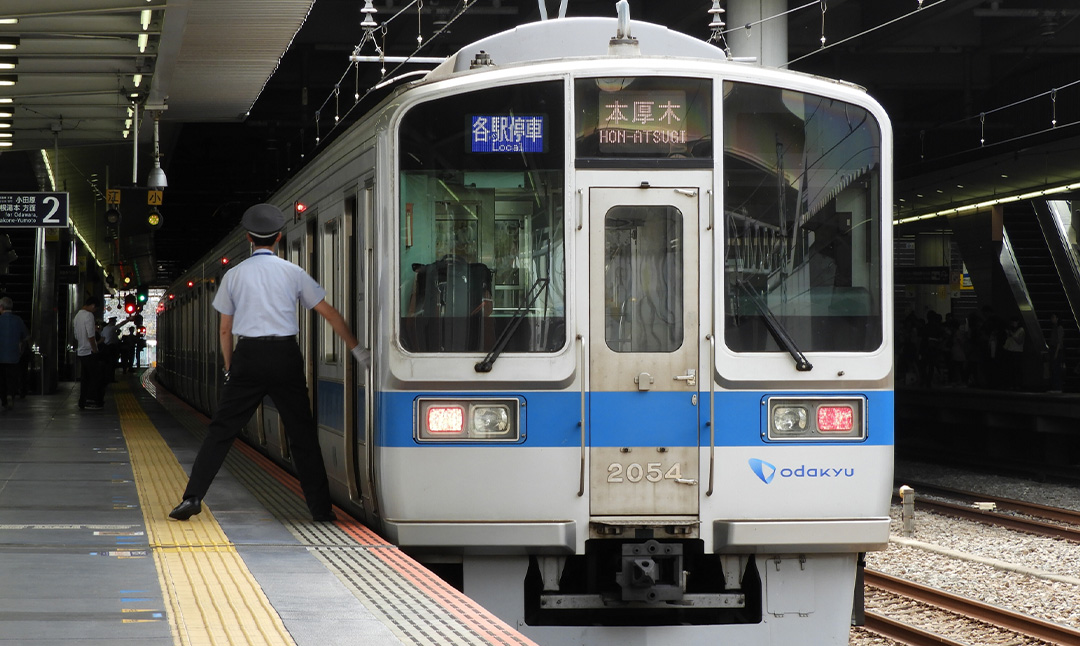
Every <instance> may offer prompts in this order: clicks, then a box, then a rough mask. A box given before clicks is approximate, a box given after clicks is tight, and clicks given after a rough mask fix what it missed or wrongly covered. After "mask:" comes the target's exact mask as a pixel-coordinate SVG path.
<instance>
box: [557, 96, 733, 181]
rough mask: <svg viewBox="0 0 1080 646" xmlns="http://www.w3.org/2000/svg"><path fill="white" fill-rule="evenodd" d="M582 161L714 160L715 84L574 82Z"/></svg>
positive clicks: (578, 154)
mask: <svg viewBox="0 0 1080 646" xmlns="http://www.w3.org/2000/svg"><path fill="white" fill-rule="evenodd" d="M574 112H575V115H576V116H575V120H576V124H575V125H576V130H577V133H576V140H577V141H576V152H577V158H578V159H579V160H582V161H584V162H585V163H591V162H595V161H599V162H601V163H605V160H606V161H609V162H611V163H616V164H619V163H623V162H626V161H633V160H644V159H649V160H656V159H667V160H672V161H674V160H697V162H699V163H700V162H704V161H706V160H711V159H712V82H711V81H710V80H709V79H698V78H679V77H670V76H633V77H612V78H607V77H603V78H579V79H577V80H575V81H574Z"/></svg>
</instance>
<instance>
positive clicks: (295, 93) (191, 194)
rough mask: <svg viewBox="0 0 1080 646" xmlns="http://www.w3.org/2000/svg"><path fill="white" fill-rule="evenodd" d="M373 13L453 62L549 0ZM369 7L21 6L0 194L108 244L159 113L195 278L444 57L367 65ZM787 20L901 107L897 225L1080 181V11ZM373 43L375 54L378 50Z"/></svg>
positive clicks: (6, 25) (844, 71)
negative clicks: (201, 265) (242, 226)
mask: <svg viewBox="0 0 1080 646" xmlns="http://www.w3.org/2000/svg"><path fill="white" fill-rule="evenodd" d="M741 1H742V0H722V1H721V3H720V4H721V6H729V5H734V4H735V3H736V2H741ZM560 4H562V5H565V7H566V14H567V15H569V16H614V15H615V2H614V0H604V1H602V2H601V1H596V0H562V1H561V2H555V0H548V2H547V6H546V7H544V10H545V11H546V12H547V13H548V17H549V18H551V19H554V18H556V17H557V15H558V13H559V10H560V7H559V5H560ZM370 6H371V7H372V8H374V9H376V10H377V13H375V14H373V15H372V19H373V20H374V21H375V22H376V23H377V24H378V25H379V28H377V29H376V30H375V31H374V32H373V33H374V35H375V36H376V42H377V43H378V44H379V46H380V48H381V49H382V51H383V52H385V54H386V55H387V56H409V55H416V56H423V57H440V56H446V55H448V54H451V53H453V52H454V51H456V50H457V49H458V48H460V47H461V46H462V45H464V44H467V43H469V42H472V41H474V40H478V39H479V38H482V37H484V36H487V35H490V34H492V33H494V32H496V31H501V30H504V29H509V28H512V27H514V26H516V25H519V24H522V23H526V22H532V21H535V20H539V19H541V3H540V2H536V1H533V0H518V1H513V0H469V1H468V2H465V1H464V0H423V2H411V1H409V0H373V1H372V2H371V5H370ZM711 6H712V2H711V0H667V1H666V2H663V3H660V2H645V1H644V0H631V2H630V13H631V17H632V18H633V19H635V20H644V21H648V22H654V23H659V24H663V25H666V26H668V27H669V28H671V29H675V30H678V31H682V32H684V33H687V34H690V35H692V36H696V37H698V38H701V39H703V40H704V39H707V38H708V37H709V36H710V29H709V27H708V25H709V22H710V18H711V17H710V16H709V15H708V13H707V12H708V10H709V8H710V7H711ZM364 7H365V2H364V0H4V2H3V3H0V46H3V45H4V43H14V42H17V46H16V48H15V49H13V50H0V66H3V65H4V63H5V62H7V63H10V64H12V65H13V68H12V69H0V82H3V81H4V80H10V81H14V85H0V99H4V98H11V99H12V103H7V104H5V103H0V125H2V123H3V122H8V123H10V124H11V126H12V127H11V128H7V129H5V128H0V132H3V131H5V130H6V131H8V132H10V133H11V134H12V137H10V138H6V141H9V142H11V143H12V145H11V146H10V147H5V148H0V190H2V191H20V190H22V191H36V190H45V187H46V181H47V175H48V173H49V172H52V173H53V174H54V175H55V177H56V180H57V183H58V184H59V187H60V189H61V190H67V191H68V192H70V193H71V197H72V204H73V211H77V215H76V217H75V220H76V225H77V226H79V228H80V231H81V233H83V235H84V238H85V239H86V240H87V242H88V243H89V244H90V245H91V246H95V247H96V246H98V245H102V244H104V243H103V242H102V241H103V239H104V223H103V217H102V214H103V212H104V209H105V204H104V190H105V189H106V188H109V187H127V186H136V185H137V186H145V184H146V181H147V175H148V174H149V171H150V169H151V166H152V158H153V130H154V129H153V125H152V124H153V117H154V116H155V115H156V116H157V117H158V118H159V126H160V128H159V130H160V151H161V157H160V164H161V167H162V168H163V170H164V171H165V174H166V176H167V178H168V187H167V188H166V189H165V193H164V201H163V204H162V211H163V213H164V214H165V225H164V226H163V227H162V228H161V229H160V230H158V231H157V233H156V235H155V241H154V247H155V255H156V259H157V262H158V264H159V265H160V266H161V269H162V272H161V274H162V276H168V275H169V274H170V273H174V272H176V271H179V270H182V269H183V268H185V267H186V266H188V265H189V264H190V263H191V262H193V261H194V260H195V259H196V258H197V257H198V256H199V255H201V254H202V253H203V252H205V251H206V250H207V249H208V248H209V247H210V246H212V245H213V244H214V243H215V242H216V241H217V240H218V239H219V238H220V237H221V236H223V235H224V234H225V233H226V232H228V231H229V230H231V229H232V228H233V227H234V226H235V225H236V224H237V222H238V221H239V216H240V214H241V213H242V212H243V209H244V208H246V206H248V205H250V204H251V203H254V202H256V201H259V200H261V199H264V198H265V197H266V196H268V195H269V194H270V193H272V192H273V190H274V189H275V188H276V187H277V186H279V185H280V184H281V182H282V181H284V179H286V178H287V177H288V176H289V175H290V174H291V173H292V172H294V171H295V170H296V169H298V168H299V167H300V166H301V165H302V164H303V163H304V162H305V160H306V159H308V158H310V156H312V155H313V154H314V153H315V152H317V146H316V143H315V142H316V138H317V137H318V138H319V139H320V140H321V141H323V142H325V141H326V140H327V138H328V137H329V136H332V135H333V132H331V130H332V128H331V126H332V124H333V122H334V117H335V116H337V117H338V118H339V119H341V121H342V122H343V123H346V122H348V121H351V120H352V119H355V118H356V117H357V116H358V115H359V114H361V113H362V112H363V110H364V107H365V103H364V102H361V104H360V105H358V106H355V107H354V105H353V97H354V96H355V95H356V94H361V95H364V94H365V93H366V92H367V90H368V89H369V88H371V87H373V86H374V85H376V84H377V83H378V82H379V81H380V80H382V79H383V78H384V74H385V77H389V76H394V75H397V74H401V73H405V72H409V71H415V70H419V69H427V68H430V67H433V64H431V63H423V64H416V63H407V64H403V65H399V64H398V63H384V64H382V65H380V64H379V63H378V62H374V63H361V64H360V65H358V66H352V67H350V64H349V61H348V57H349V55H350V54H353V53H354V50H356V48H357V45H358V44H360V43H361V41H362V39H363V35H364V31H363V29H362V28H361V21H362V20H363V19H364V17H365V15H366V14H364V13H362V11H361V9H362V8H364ZM730 8H731V7H730V6H729V9H730ZM767 17H768V16H762V18H767ZM786 19H787V29H788V51H789V60H790V61H791V62H790V63H789V67H790V68H791V69H794V70H798V71H803V72H808V73H813V74H820V75H823V76H829V77H833V78H839V79H843V80H846V81H849V82H852V83H856V84H858V85H861V86H863V87H865V88H867V91H868V92H869V93H870V94H871V95H872V96H874V97H875V98H876V99H878V100H879V101H880V102H882V104H883V105H884V106H885V107H886V109H887V110H888V111H889V113H890V115H891V118H892V121H893V130H894V134H895V140H896V157H895V160H896V180H897V190H896V203H895V208H896V215H897V217H910V216H912V215H919V214H925V213H933V212H936V211H940V210H942V209H945V208H950V207H954V206H959V205H963V204H968V203H972V202H978V201H984V200H985V199H987V198H989V197H991V196H1007V195H1010V194H1022V193H1029V192H1031V191H1034V190H1043V189H1046V188H1054V187H1057V186H1065V185H1069V184H1073V183H1077V182H1080V6H1078V5H1077V3H1076V2H1075V0H921V1H920V0H890V1H889V2H882V1H879V0H873V1H869V0H827V1H826V0H820V1H819V2H812V1H810V0H806V1H803V0H790V1H789V3H788V13H787V14H786ZM754 28H755V26H754V25H753V24H751V25H750V29H754ZM745 30H746V26H745V25H733V24H728V25H727V27H726V31H727V33H726V34H725V38H726V39H727V41H728V42H729V43H731V42H734V41H735V39H738V38H745V34H746V31H745ZM823 36H824V37H825V46H824V47H822V40H821V39H822V37H823ZM418 43H419V46H418ZM357 53H360V54H362V55H375V54H376V49H375V48H374V46H373V44H372V43H371V42H368V43H366V44H365V45H364V47H363V48H361V49H360V51H359V52H357ZM384 68H385V73H384V72H383V69H384ZM137 75H141V77H140V76H137ZM136 79H138V83H137V84H136ZM335 88H336V90H337V91H336V92H335ZM133 104H134V105H138V106H139V107H140V110H139V112H138V116H139V123H138V126H139V127H138V130H137V132H136V129H135V126H136V124H135V122H134V117H133V116H130V115H129V110H128V108H129V107H133ZM5 113H10V114H11V115H12V116H10V117H4V116H3V114H5ZM128 119H132V123H131V124H130V125H128V124H127V123H126V122H127V120H128ZM125 130H127V131H128V134H127V136H125V135H124V131H125ZM3 141H5V139H0V144H2V143H3ZM136 141H137V142H138V143H137V144H136V143H135V142H136ZM42 151H45V153H44V154H43V153H42Z"/></svg>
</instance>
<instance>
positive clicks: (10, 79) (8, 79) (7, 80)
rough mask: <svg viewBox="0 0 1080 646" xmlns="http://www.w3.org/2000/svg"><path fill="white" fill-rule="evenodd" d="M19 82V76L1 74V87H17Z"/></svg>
mask: <svg viewBox="0 0 1080 646" xmlns="http://www.w3.org/2000/svg"><path fill="white" fill-rule="evenodd" d="M18 82H19V75H18V74H0V85H15V84H16V83H18Z"/></svg>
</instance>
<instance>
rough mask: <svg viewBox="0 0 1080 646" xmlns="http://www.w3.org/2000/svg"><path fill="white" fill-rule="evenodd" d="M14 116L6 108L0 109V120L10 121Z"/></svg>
mask: <svg viewBox="0 0 1080 646" xmlns="http://www.w3.org/2000/svg"><path fill="white" fill-rule="evenodd" d="M14 116H15V114H14V113H13V112H12V111H11V110H8V109H7V108H3V109H0V119H10V118H11V117H14Z"/></svg>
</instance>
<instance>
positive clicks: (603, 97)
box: [596, 91, 687, 154]
mask: <svg viewBox="0 0 1080 646" xmlns="http://www.w3.org/2000/svg"><path fill="white" fill-rule="evenodd" d="M599 108H600V111H599V119H598V123H597V126H598V127H597V130H596V132H597V135H598V136H599V149H600V152H602V153H665V154H671V153H680V152H685V151H686V144H687V118H686V93H685V92H679V91H655V92H653V91H649V92H600V105H599Z"/></svg>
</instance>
